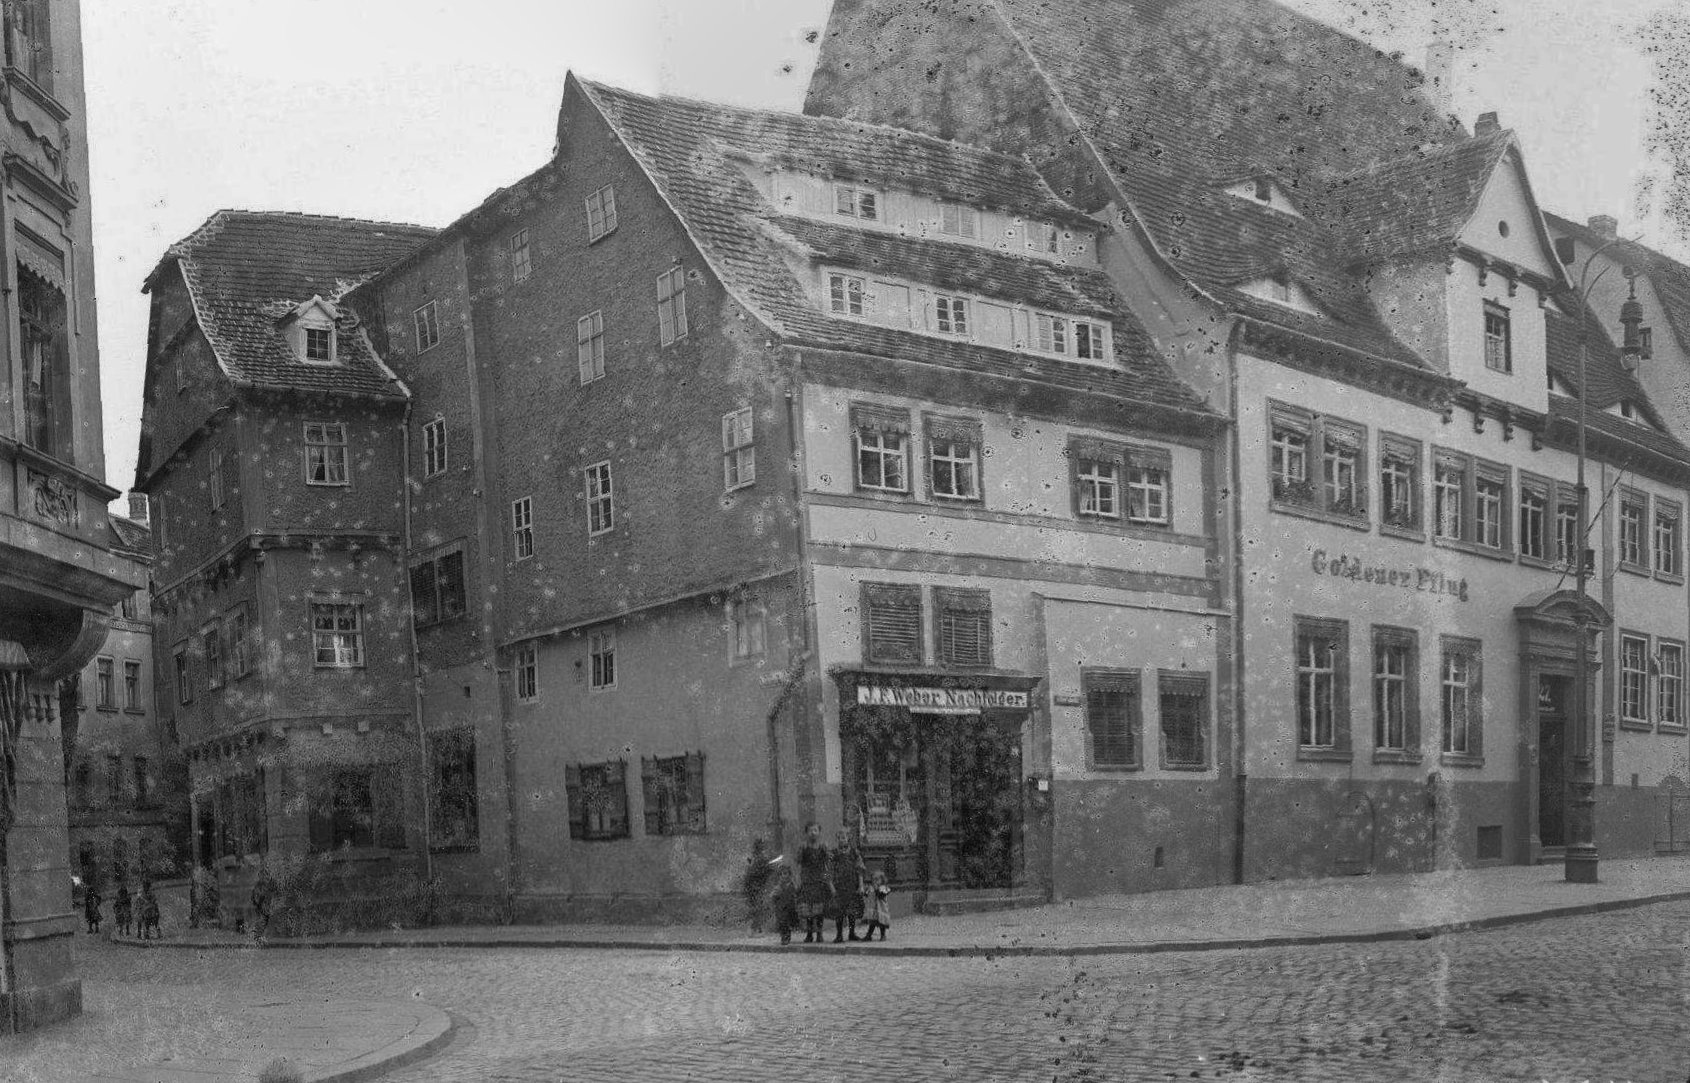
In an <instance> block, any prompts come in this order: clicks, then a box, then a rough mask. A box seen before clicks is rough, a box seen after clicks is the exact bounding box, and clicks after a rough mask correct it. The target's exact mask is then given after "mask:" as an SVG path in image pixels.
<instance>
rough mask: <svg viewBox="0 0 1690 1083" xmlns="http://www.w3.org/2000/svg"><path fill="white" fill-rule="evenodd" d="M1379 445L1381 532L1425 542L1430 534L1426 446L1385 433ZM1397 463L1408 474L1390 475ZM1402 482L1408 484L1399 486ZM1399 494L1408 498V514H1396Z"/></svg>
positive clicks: (1419, 442)
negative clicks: (1427, 532) (1427, 528)
mask: <svg viewBox="0 0 1690 1083" xmlns="http://www.w3.org/2000/svg"><path fill="white" fill-rule="evenodd" d="M1378 445H1379V526H1380V529H1381V530H1387V531H1391V532H1402V533H1405V534H1412V535H1413V536H1414V537H1415V538H1417V539H1418V538H1423V537H1425V531H1426V496H1425V477H1426V467H1425V459H1426V449H1425V445H1424V444H1423V443H1422V442H1421V441H1419V440H1415V439H1413V438H1411V437H1407V436H1399V435H1397V434H1396V433H1392V432H1385V431H1383V430H1381V431H1380V432H1379V435H1378ZM1393 463H1396V464H1401V465H1402V466H1404V467H1406V474H1398V473H1396V472H1391V473H1389V474H1388V473H1387V471H1388V468H1389V466H1390V464H1393ZM1398 478H1403V479H1404V480H1402V481H1401V483H1400V484H1399V483H1398V481H1397V479H1398ZM1398 491H1402V492H1406V493H1407V494H1408V503H1409V508H1408V511H1407V513H1406V514H1400V515H1399V514H1397V513H1396V504H1397V501H1396V500H1395V499H1394V498H1395V496H1396V494H1397V492H1398Z"/></svg>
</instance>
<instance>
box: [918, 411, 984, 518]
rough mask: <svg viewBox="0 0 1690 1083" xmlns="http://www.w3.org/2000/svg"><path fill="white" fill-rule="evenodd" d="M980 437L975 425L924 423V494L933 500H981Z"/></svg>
mask: <svg viewBox="0 0 1690 1083" xmlns="http://www.w3.org/2000/svg"><path fill="white" fill-rule="evenodd" d="M980 434H981V428H980V424H979V422H977V421H969V420H967V419H965V418H948V417H929V418H928V419H927V491H928V493H929V494H930V495H931V496H933V498H934V499H936V500H939V499H942V500H979V499H980V445H981V436H980Z"/></svg>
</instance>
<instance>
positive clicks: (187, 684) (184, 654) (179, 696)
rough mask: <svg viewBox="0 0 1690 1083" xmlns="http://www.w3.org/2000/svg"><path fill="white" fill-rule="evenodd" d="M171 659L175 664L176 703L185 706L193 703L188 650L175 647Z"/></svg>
mask: <svg viewBox="0 0 1690 1083" xmlns="http://www.w3.org/2000/svg"><path fill="white" fill-rule="evenodd" d="M172 659H173V660H174V661H175V663H176V665H175V672H176V702H177V703H180V704H182V705H184V706H186V705H187V704H189V703H192V702H193V701H194V682H193V679H192V674H191V673H190V671H189V669H188V648H187V647H185V646H182V647H177V648H176V650H175V651H174V652H173V654H172Z"/></svg>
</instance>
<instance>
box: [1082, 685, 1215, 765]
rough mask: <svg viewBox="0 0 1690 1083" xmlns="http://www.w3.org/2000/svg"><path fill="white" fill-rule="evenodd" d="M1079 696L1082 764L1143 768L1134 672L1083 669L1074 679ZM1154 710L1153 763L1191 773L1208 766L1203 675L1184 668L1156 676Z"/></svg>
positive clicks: (1141, 724) (1140, 717) (1140, 715)
mask: <svg viewBox="0 0 1690 1083" xmlns="http://www.w3.org/2000/svg"><path fill="white" fill-rule="evenodd" d="M1080 681H1081V686H1082V689H1083V691H1084V693H1085V717H1086V733H1087V736H1088V738H1089V740H1090V747H1089V754H1088V755H1087V757H1086V760H1087V764H1088V765H1089V766H1091V767H1094V768H1115V769H1122V768H1124V769H1138V768H1142V767H1144V766H1145V765H1146V760H1145V751H1144V736H1145V735H1144V716H1143V712H1142V710H1141V708H1140V687H1141V680H1140V676H1139V673H1138V671H1137V670H1106V669H1096V670H1093V669H1088V670H1085V671H1084V672H1083V673H1081V675H1080ZM1156 698H1157V706H1158V709H1159V712H1160V715H1159V717H1160V720H1161V728H1160V731H1159V742H1158V743H1159V748H1160V752H1159V756H1158V762H1159V764H1160V765H1161V766H1162V767H1169V768H1176V769H1185V770H1194V769H1200V768H1204V767H1207V766H1208V764H1209V740H1208V738H1209V676H1208V674H1206V673H1193V672H1191V671H1189V670H1173V671H1170V670H1163V671H1161V672H1159V673H1158V674H1157V675H1156Z"/></svg>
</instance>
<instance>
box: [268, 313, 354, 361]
mask: <svg viewBox="0 0 1690 1083" xmlns="http://www.w3.org/2000/svg"><path fill="white" fill-rule="evenodd" d="M283 308H284V311H285V303H284V305H283ZM337 315H338V314H337V313H336V312H335V310H334V308H333V306H331V305H330V304H329V303H328V302H327V301H324V300H323V299H322V298H321V297H313V298H311V300H309V301H306V302H305V303H304V304H302V305H300V306H298V307H297V308H295V309H293V310H292V311H291V312H289V313H288V314H287V316H286V317H285V319H284V320H283V323H282V331H283V334H285V335H286V336H287V339H288V342H289V343H290V344H291V345H292V347H293V351H294V356H296V357H298V358H299V359H300V360H301V361H302V362H304V363H305V364H307V365H333V364H337V363H338V362H339V360H340V358H339V356H338V351H339V345H340V344H339V342H337V341H336V339H337V337H338V336H337V334H336V332H335V319H336V316H337Z"/></svg>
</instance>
